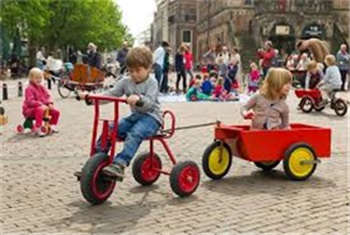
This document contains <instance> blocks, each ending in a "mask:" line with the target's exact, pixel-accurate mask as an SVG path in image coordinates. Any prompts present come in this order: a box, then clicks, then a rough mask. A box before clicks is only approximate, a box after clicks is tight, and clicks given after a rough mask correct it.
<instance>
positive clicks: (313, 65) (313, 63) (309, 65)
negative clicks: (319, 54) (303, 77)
mask: <svg viewBox="0 0 350 235" xmlns="http://www.w3.org/2000/svg"><path fill="white" fill-rule="evenodd" d="M315 68H317V62H316V61H314V60H311V61H310V62H309V63H307V65H306V69H307V71H311V70H312V69H315Z"/></svg>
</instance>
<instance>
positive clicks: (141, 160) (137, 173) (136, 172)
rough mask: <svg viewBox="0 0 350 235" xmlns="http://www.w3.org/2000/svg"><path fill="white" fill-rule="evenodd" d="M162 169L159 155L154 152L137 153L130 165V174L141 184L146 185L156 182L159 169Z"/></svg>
mask: <svg viewBox="0 0 350 235" xmlns="http://www.w3.org/2000/svg"><path fill="white" fill-rule="evenodd" d="M161 169H162V161H161V160H160V157H159V156H158V155H157V154H156V153H154V155H153V157H151V154H150V153H142V154H140V155H138V156H137V157H136V158H135V160H134V163H133V165H132V175H133V176H134V179H135V180H136V181H137V182H138V183H139V184H141V185H143V186H147V185H151V184H153V183H154V182H156V181H157V180H158V178H159V176H160V172H159V170H161Z"/></svg>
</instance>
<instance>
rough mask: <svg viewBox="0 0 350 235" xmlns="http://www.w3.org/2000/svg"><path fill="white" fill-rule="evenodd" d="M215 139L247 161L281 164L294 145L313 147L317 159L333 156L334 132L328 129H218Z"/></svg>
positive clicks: (296, 125)
mask: <svg viewBox="0 0 350 235" xmlns="http://www.w3.org/2000/svg"><path fill="white" fill-rule="evenodd" d="M215 139H217V140H220V141H223V142H225V143H227V144H228V146H230V148H231V152H232V155H233V156H237V157H240V158H243V159H245V160H248V161H254V162H259V161H279V160H282V159H283V157H284V153H285V151H286V150H287V149H288V147H290V146H291V145H293V144H295V143H300V142H303V143H306V144H308V145H310V146H311V147H312V148H313V149H314V151H315V153H316V156H317V157H320V158H327V157H330V155H331V130H330V129H329V128H323V127H317V126H311V125H305V124H298V123H294V124H291V129H289V130H250V127H249V126H247V125H230V126H229V125H222V124H220V125H218V126H217V127H216V128H215Z"/></svg>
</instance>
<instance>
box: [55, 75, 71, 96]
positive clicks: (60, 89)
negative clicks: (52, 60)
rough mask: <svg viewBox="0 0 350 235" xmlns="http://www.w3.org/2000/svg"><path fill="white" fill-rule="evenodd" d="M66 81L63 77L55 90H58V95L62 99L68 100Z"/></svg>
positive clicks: (68, 90) (69, 90) (68, 93)
mask: <svg viewBox="0 0 350 235" xmlns="http://www.w3.org/2000/svg"><path fill="white" fill-rule="evenodd" d="M68 82H69V81H68V79H67V78H65V77H63V78H62V79H60V80H58V85H57V90H58V94H59V95H60V96H61V97H62V98H63V99H65V98H68V96H69V95H70V93H71V91H72V90H71V89H70V87H69V86H68Z"/></svg>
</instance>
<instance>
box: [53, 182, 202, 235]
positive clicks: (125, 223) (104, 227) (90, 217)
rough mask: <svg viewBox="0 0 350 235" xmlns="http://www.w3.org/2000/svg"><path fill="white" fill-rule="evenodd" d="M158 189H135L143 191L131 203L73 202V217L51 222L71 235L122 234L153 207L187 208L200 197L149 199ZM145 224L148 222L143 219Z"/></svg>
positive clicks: (132, 191)
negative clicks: (95, 203) (137, 200)
mask: <svg viewBox="0 0 350 235" xmlns="http://www.w3.org/2000/svg"><path fill="white" fill-rule="evenodd" d="M156 189H158V186H157V185H154V186H149V187H140V186H139V187H134V188H132V189H131V190H130V191H129V192H131V193H144V195H143V197H142V199H141V200H140V201H139V202H138V203H136V204H132V205H130V204H129V205H122V204H121V203H120V202H118V203H113V204H112V202H111V201H106V202H105V203H104V204H102V205H99V206H91V205H89V204H88V203H87V202H85V201H83V200H79V201H74V202H72V203H70V204H68V206H69V207H75V208H74V209H73V210H72V211H75V209H77V210H76V211H75V212H73V213H72V215H71V216H70V217H66V218H63V219H60V220H56V221H54V222H48V223H49V224H50V226H54V227H56V228H59V229H60V230H62V231H65V232H66V231H67V230H68V231H70V230H71V231H72V234H73V233H77V232H87V233H93V234H95V233H96V234H103V233H108V234H119V233H123V232H128V231H130V230H132V229H133V228H134V227H135V226H136V225H137V224H138V221H139V220H141V219H142V218H144V217H146V216H147V215H148V214H150V213H151V211H152V210H154V209H156V210H158V211H159V210H160V209H163V208H165V207H166V206H167V205H173V206H174V205H175V206H177V207H181V206H183V207H186V206H187V205H188V204H189V203H191V202H193V201H196V200H198V198H197V197H196V196H193V195H192V196H191V197H188V198H178V197H176V196H175V195H173V196H172V197H171V198H169V197H166V196H164V200H156V201H154V200H152V201H147V197H150V198H152V196H153V195H152V194H154V192H153V191H154V190H156ZM157 194H158V192H157ZM118 204H119V205H118ZM142 223H145V222H144V221H142ZM150 223H153V221H150ZM139 226H140V225H139ZM145 226H146V225H145Z"/></svg>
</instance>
